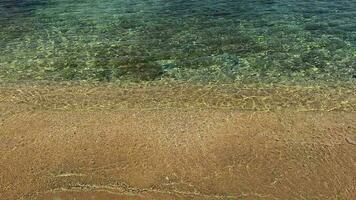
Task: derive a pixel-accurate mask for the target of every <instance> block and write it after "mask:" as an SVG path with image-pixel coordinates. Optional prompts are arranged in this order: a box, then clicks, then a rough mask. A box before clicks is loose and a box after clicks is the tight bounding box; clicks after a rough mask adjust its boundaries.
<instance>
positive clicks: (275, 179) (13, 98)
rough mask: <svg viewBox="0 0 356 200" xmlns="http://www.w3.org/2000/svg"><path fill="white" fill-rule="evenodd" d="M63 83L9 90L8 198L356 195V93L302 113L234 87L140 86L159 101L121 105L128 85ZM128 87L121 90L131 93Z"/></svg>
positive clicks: (1, 164) (2, 187)
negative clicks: (244, 97)
mask: <svg viewBox="0 0 356 200" xmlns="http://www.w3.org/2000/svg"><path fill="white" fill-rule="evenodd" d="M83 88H84V87H82V90H81V91H91V93H90V94H92V92H93V89H83ZM65 90H66V91H67V92H66V93H65V94H67V95H63V94H64V93H63V87H61V88H59V89H58V88H52V89H48V88H47V89H44V88H38V87H35V88H34V87H27V86H26V87H16V88H14V87H3V88H1V89H0V91H1V93H0V100H1V101H0V108H1V110H2V111H3V112H2V115H0V119H1V122H0V152H1V155H2V156H1V157H0V169H1V170H0V199H4V200H7V199H9V200H10V199H53V200H66V199H83V200H84V199H85V200H86V199H100V200H102V199H103V200H105V199H110V200H111V199H355V198H356V142H355V141H356V113H355V112H354V111H353V109H352V108H353V107H352V106H353V104H352V103H353V101H354V100H355V98H354V97H355V96H353V94H348V95H347V96H340V93H335V94H330V95H329V97H330V98H329V99H324V100H323V101H321V102H323V103H324V104H323V105H329V106H330V108H339V109H329V107H327V106H324V107H317V105H319V104H313V103H312V102H311V104H308V105H309V106H310V107H308V109H304V110H309V111H298V109H299V108H302V107H301V106H300V107H298V106H294V107H293V109H291V108H289V107H286V106H285V107H282V109H272V110H264V109H263V108H266V106H262V105H259V104H255V105H254V106H255V107H254V108H255V109H250V110H248V109H239V107H238V106H237V105H240V104H237V103H236V102H237V101H238V100H239V99H240V96H232V95H233V94H236V93H235V92H233V93H232V94H231V95H230V96H229V95H222V96H223V97H224V98H225V99H223V98H222V97H221V98H217V99H222V100H226V99H228V100H229V101H224V102H229V104H225V105H232V106H230V107H229V106H225V107H223V106H221V105H220V104H219V103H217V102H216V101H214V102H213V101H212V100H211V99H209V96H208V97H204V99H205V100H200V101H201V102H205V104H202V103H199V105H200V106H194V105H193V103H192V102H193V101H190V99H189V98H188V96H189V95H188V94H186V95H187V98H185V101H184V100H182V97H183V96H184V95H185V92H186V91H185V92H182V91H179V92H177V91H176V90H177V89H174V90H175V91H176V92H177V93H179V94H182V95H183V96H179V95H176V96H173V97H172V98H170V99H167V98H168V97H166V96H165V94H166V92H163V91H162V90H157V89H152V88H151V90H149V91H150V92H147V91H146V89H142V88H141V89H140V90H141V93H138V94H137V95H142V94H144V93H145V92H144V91H146V94H147V95H148V96H150V95H151V96H152V98H153V97H155V98H157V99H158V100H157V99H156V100H157V101H156V103H152V98H140V99H137V102H136V103H135V104H127V103H123V104H120V103H118V102H116V101H117V98H113V97H114V96H112V95H113V93H117V92H118V91H119V89H117V90H115V91H116V92H111V93H106V92H105V89H100V90H97V92H99V91H100V94H101V96H99V97H97V99H95V98H90V99H91V100H88V99H87V98H86V97H88V93H85V92H81V93H77V92H76V95H74V92H73V95H72V96H71V95H70V94H71V93H70V92H68V91H79V89H78V88H74V89H73V87H69V88H67V89H65ZM110 90H112V88H110ZM142 90H143V91H142ZM58 91H61V92H62V95H60V94H59V93H58ZM127 91H133V90H127ZM127 91H126V93H125V92H122V93H120V95H118V96H117V97H120V100H121V101H123V99H125V98H133V97H132V94H131V93H130V92H127ZM152 91H154V92H152ZM194 91H198V90H196V88H195V89H194ZM203 91H204V89H203ZM214 91H215V90H214ZM240 91H241V90H240ZM329 91H331V90H329ZM171 92H172V91H170V93H171ZM205 92H206V91H205ZM94 93H95V92H94ZM127 93H129V97H128V96H127V97H125V94H127ZM134 93H135V94H136V92H134ZM1 94H2V96H1ZM55 94H57V95H55ZM103 94H107V95H103ZM109 94H110V95H109ZM155 94H159V95H155ZM214 94H215V93H214V92H211V93H209V95H210V97H212V99H214V98H213V97H215V96H216V95H215V96H214ZM219 94H221V91H219ZM240 94H241V93H240ZM246 94H250V95H251V96H252V94H256V92H255V91H254V92H251V93H248V92H247V93H246ZM293 94H294V93H293ZM298 94H299V97H300V98H301V97H303V95H302V94H303V93H301V92H300V91H299V90H298ZM323 94H325V93H323ZM343 94H345V93H343ZM68 95H69V96H68ZM338 95H339V96H338ZM60 96H61V97H60ZM89 96H90V95H89ZM191 96H194V93H191ZM146 97H147V96H146ZM136 98H137V97H136ZM161 98H163V99H161ZM286 98H287V99H290V98H288V97H286ZM313 98H314V99H317V98H318V95H317V94H315V95H314V96H310V99H313ZM100 99H101V100H102V101H100ZM174 99H176V101H174ZM84 100H86V101H84ZM337 100H339V101H340V102H339V103H340V105H339V104H338V105H333V103H330V102H329V101H331V102H332V101H337ZM72 101H74V102H77V104H76V105H74V104H73V102H72ZM63 102H65V103H63ZM113 102H116V103H113ZM162 102H163V103H164V102H167V103H165V104H164V105H166V106H162V104H163V103H162ZM168 102H169V103H168ZM184 102H186V103H184ZM206 102H207V103H206ZM257 102H258V101H257ZM287 102H292V99H290V101H287ZM328 102H329V104H327V103H328ZM341 102H344V104H342V105H341ZM345 102H349V103H351V104H350V105H348V106H347V104H348V103H345ZM99 103H102V104H101V105H102V106H101V107H100V106H99ZM119 104H120V105H119ZM83 105H85V106H83ZM109 105H111V107H110V106H109ZM134 105H136V107H135V106H134ZM201 105H205V107H204V106H201ZM209 105H215V107H213V106H209ZM241 105H242V104H241ZM244 105H250V104H244ZM278 105H279V104H278ZM289 105H291V103H290V104H289ZM298 105H299V104H298ZM303 105H307V104H306V103H304V104H303ZM125 106H126V107H125ZM219 106H221V108H219ZM251 106H253V104H251ZM312 106H314V108H315V109H312ZM342 106H344V107H342ZM345 106H346V107H345ZM85 108H87V109H85ZM270 108H278V107H277V106H276V107H273V105H272V106H271V107H270ZM303 108H305V107H303ZM320 108H325V110H322V109H320ZM340 108H348V109H349V111H347V110H346V109H340ZM301 110H303V109H301Z"/></svg>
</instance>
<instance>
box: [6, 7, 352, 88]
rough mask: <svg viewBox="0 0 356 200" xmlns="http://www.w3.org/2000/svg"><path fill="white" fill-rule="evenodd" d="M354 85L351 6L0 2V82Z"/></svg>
mask: <svg viewBox="0 0 356 200" xmlns="http://www.w3.org/2000/svg"><path fill="white" fill-rule="evenodd" d="M162 79H163V80H178V81H204V82H206V81H213V82H215V81H219V82H227V81H249V82H260V81H266V82H271V81H272V82H288V81H308V80H321V81H335V80H340V81H353V80H355V79H356V1H355V0H316V1H309V0H288V1H287V0H281V1H274V0H259V1H256V0H255V1H252V0H240V1H236V0H218V1H217V0H190V1H189V0H96V1H93V0H78V1H73V0H0V80H1V81H2V82H7V81H20V80H21V81H23V80H25V81H32V80H50V81H68V80H70V81H72V80H75V81H76V80H93V81H135V82H136V81H153V80H162Z"/></svg>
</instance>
